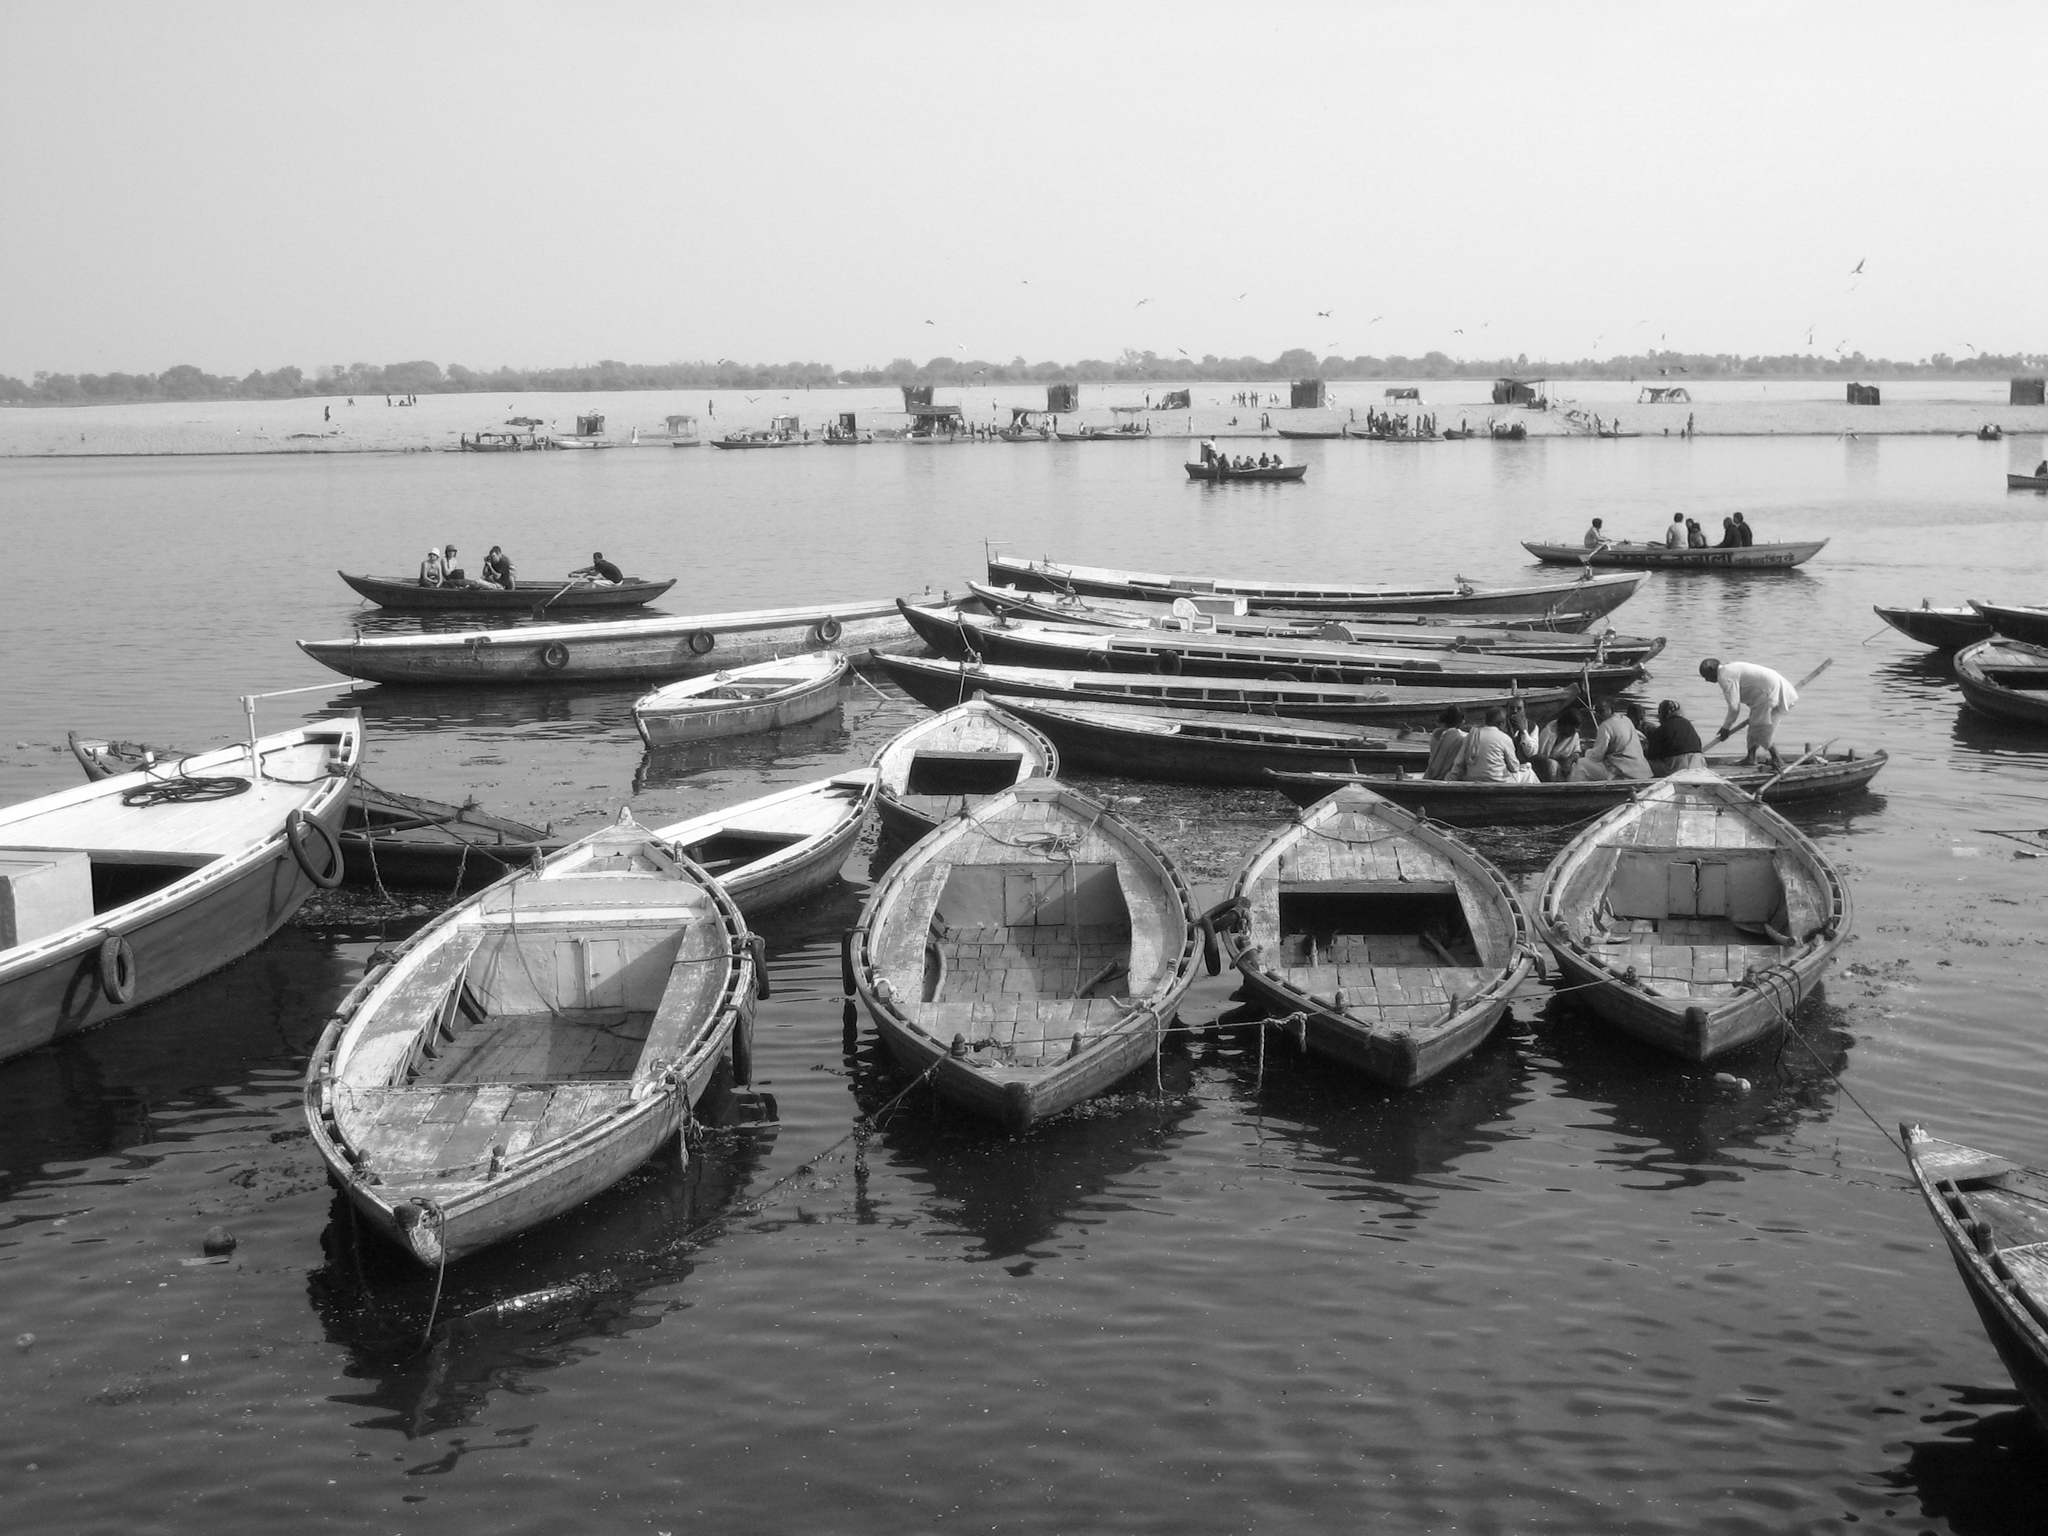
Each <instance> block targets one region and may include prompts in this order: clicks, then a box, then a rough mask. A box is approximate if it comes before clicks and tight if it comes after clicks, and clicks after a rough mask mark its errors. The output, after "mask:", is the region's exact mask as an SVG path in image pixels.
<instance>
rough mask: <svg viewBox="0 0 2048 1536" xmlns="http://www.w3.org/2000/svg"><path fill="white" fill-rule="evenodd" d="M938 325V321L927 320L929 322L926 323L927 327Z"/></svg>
mask: <svg viewBox="0 0 2048 1536" xmlns="http://www.w3.org/2000/svg"><path fill="white" fill-rule="evenodd" d="M938 323H939V322H938V321H936V320H927V321H925V324H926V325H937V324H938Z"/></svg>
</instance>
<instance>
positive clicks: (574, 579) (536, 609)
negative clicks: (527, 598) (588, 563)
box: [533, 576, 583, 619]
mask: <svg viewBox="0 0 2048 1536" xmlns="http://www.w3.org/2000/svg"><path fill="white" fill-rule="evenodd" d="M582 581H583V578H582V577H581V576H571V577H570V578H569V585H568V586H566V587H564V588H562V592H567V591H569V590H570V589H571V588H573V587H576V586H579V585H581V584H582ZM562 592H550V593H549V594H548V595H547V597H546V598H545V599H544V600H542V601H541V602H538V603H535V604H534V605H533V616H534V617H535V618H536V619H537V618H539V617H540V616H541V615H542V614H544V613H546V612H547V611H548V604H549V603H552V602H553V601H554V600H555V599H556V598H558V597H560V596H561V595H562Z"/></svg>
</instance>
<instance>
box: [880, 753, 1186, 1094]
mask: <svg viewBox="0 0 2048 1536" xmlns="http://www.w3.org/2000/svg"><path fill="white" fill-rule="evenodd" d="M846 954H847V962H848V963H847V969H848V970H849V972H850V975H849V977H848V978H847V979H848V980H849V981H850V982H851V984H852V989H853V990H855V991H857V992H858V994H859V996H860V999H861V1001H862V1002H863V1003H864V1004H866V1005H867V1010H868V1016H869V1017H870V1018H872V1019H873V1020H874V1021H875V1028H876V1029H877V1030H878V1031H879V1032H880V1034H881V1037H882V1040H883V1042H884V1044H886V1045H887V1046H888V1048H889V1052H890V1054H891V1055H893V1056H894V1057H895V1058H896V1061H897V1064H898V1065H899V1066H900V1067H902V1068H903V1070H904V1071H906V1072H909V1073H913V1074H916V1075H918V1076H924V1075H926V1074H929V1077H930V1081H931V1085H932V1087H933V1089H934V1090H936V1091H937V1092H938V1093H939V1094H941V1095H942V1096H943V1097H945V1098H947V1099H950V1100H952V1101H953V1102H954V1103H956V1104H959V1105H961V1106H963V1107H965V1108H967V1109H970V1110H973V1111H975V1112H976V1113H978V1114H983V1115H988V1116H990V1117H992V1118H994V1119H996V1120H997V1121H999V1122H1001V1124H1002V1125H1003V1127H1004V1128H1005V1129H1007V1130H1009V1131H1011V1132H1012V1133H1017V1132H1022V1131H1025V1130H1027V1129H1029V1128H1030V1127H1031V1126H1032V1125H1034V1124H1035V1123H1037V1122H1038V1121H1040V1120H1042V1119H1044V1118H1045V1117H1046V1116H1048V1115H1053V1114H1057V1113H1059V1112H1060V1111H1061V1110H1063V1109H1068V1108H1070V1107H1072V1106H1073V1105H1075V1104H1078V1103H1080V1102H1081V1101H1082V1100H1084V1099H1087V1098H1091V1097H1093V1096H1094V1095H1095V1094H1098V1093H1101V1092H1103V1091H1104V1090H1105V1089H1108V1088H1110V1087H1112V1086H1113V1085H1115V1084H1116V1083H1118V1082H1120V1081H1122V1080H1123V1079H1124V1078H1125V1077H1127V1076H1129V1075H1130V1074H1131V1073H1132V1072H1133V1071H1135V1070H1136V1069H1137V1068H1138V1067H1139V1066H1141V1065H1143V1064H1144V1063H1145V1061H1147V1060H1148V1059H1149V1058H1150V1057H1151V1056H1152V1055H1153V1054H1154V1053H1155V1052H1156V1051H1157V1050H1158V1049H1159V1047H1160V1043H1161V1040H1162V1038H1163V1036H1164V1034H1165V1031H1166V1029H1167V1027H1168V1026H1169V1025H1171V1024H1172V1022H1173V1019H1174V1015H1175V1011H1176V1010H1177V1009H1178V1008H1179V1006H1180V1000H1181V997H1182V995H1183V994H1184V993H1186V991H1187V989H1188V987H1189V985H1190V984H1191V983H1192V982H1193V981H1194V979H1195V968H1196V967H1197V966H1198V965H1199V964H1200V963H1201V960H1202V937H1201V931H1200V929H1199V927H1198V918H1197V914H1196V912H1195V905H1194V897H1193V896H1192V895H1191V894H1190V893H1189V891H1188V886H1187V882H1186V881H1185V880H1183V879H1182V878H1181V876H1180V872H1179V871H1178V870H1176V869H1175V868H1174V866H1173V864H1172V862H1171V861H1170V860H1169V859H1168V858H1167V856H1166V854H1165V853H1164V852H1162V851H1161V850H1160V849H1159V848H1158V847H1156V846H1155V845H1154V844H1153V843H1152V842H1151V840H1150V839H1148V838H1147V837H1145V835H1144V834H1143V833H1141V832H1139V831H1138V830H1137V829H1136V828H1135V827H1132V826H1130V825H1128V824H1127V823H1125V822H1123V821H1121V820H1119V819H1118V818H1117V817H1116V816H1114V815H1112V814H1111V813H1110V812H1109V811H1108V810H1106V809H1104V808H1103V807H1102V806H1100V805H1097V804H1096V803H1095V802H1094V801H1092V800H1088V799H1086V798H1084V797H1083V796H1081V795H1078V794H1076V793H1075V792H1074V791H1073V790H1071V789H1068V788H1067V787H1066V786H1065V785H1063V784H1060V783H1057V782H1055V781H1054V780H1050V779H1033V780H1030V781H1028V782H1026V783H1023V784H1019V785H1016V786H1014V787H1012V788H1010V789H1007V790H1004V791H1003V792H1002V793H1000V794H998V795H995V796H993V797H992V798H990V799H989V800H986V801H984V802H983V803H982V804H981V805H979V806H977V807H976V808H975V809H974V810H973V811H971V812H970V813H969V814H967V815H965V816H956V817H954V818H953V819H952V820H951V821H948V822H946V823H945V824H944V825H943V826H941V827H940V828H939V829H938V830H937V831H935V832H933V833H932V834H931V835H930V836H929V837H927V838H925V839H924V840H923V841H921V842H919V843H918V844H917V845H916V846H915V847H913V848H911V849H910V851H909V852H907V853H906V854H904V856H903V857H902V859H901V860H899V861H898V862H897V863H896V865H895V866H894V867H893V868H891V869H890V870H889V872H888V873H887V874H885V875H884V876H883V877H882V878H881V880H880V881H878V882H877V883H876V885H875V888H874V891H873V893H872V894H871V895H870V896H869V897H868V902H867V905H866V907H864V908H863V909H862V911H861V915H860V922H859V923H858V924H857V925H856V926H855V927H854V928H853V929H851V930H850V931H849V932H848V934H847V937H846Z"/></svg>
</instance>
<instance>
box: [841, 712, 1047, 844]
mask: <svg viewBox="0 0 2048 1536" xmlns="http://www.w3.org/2000/svg"><path fill="white" fill-rule="evenodd" d="M1059 772H1060V754H1059V751H1058V749H1057V748H1055V747H1054V746H1053V744H1052V743H1051V742H1050V741H1048V740H1047V739H1046V737H1045V733H1044V732H1042V731H1040V730H1039V729H1037V727H1035V726H1030V725H1026V724H1025V723H1024V722H1023V721H1022V720H1019V719H1018V718H1017V717H1016V716H1015V715H1013V714H1011V713H1010V712H1009V711H1008V710H1006V709H1004V708H1002V707H1001V706H999V705H996V704H991V703H989V701H988V700H986V699H969V700H968V701H967V702H966V703H965V704H956V705H954V706H953V707H952V708H951V709H948V710H942V711H941V712H940V713H938V714H936V715H933V716H932V717H931V718H930V719H929V720H920V721H918V722H917V723H916V724H915V725H912V726H910V727H908V728H907V729H905V730H903V731H900V732H898V733H897V735H896V737H895V739H894V740H892V741H890V742H889V743H888V745H886V746H884V747H883V748H882V750H881V751H880V752H878V753H876V754H875V778H876V781H877V783H878V786H879V788H878V804H879V807H880V814H881V818H882V830H883V831H884V832H886V833H888V834H889V835H890V836H891V837H894V838H895V839H896V840H897V841H898V842H904V843H914V842H916V841H917V840H918V839H919V838H921V837H923V836H924V835H925V834H926V833H927V832H930V831H931V830H932V829H933V828H935V827H936V826H938V824H939V823H940V822H942V821H944V820H946V819H947V818H948V817H950V816H957V815H959V814H960V813H961V812H962V811H964V810H967V809H969V808H970V807H972V806H976V805H979V804H981V803H982V802H983V801H984V800H986V799H987V798H988V797H989V796H990V795H993V794H996V793H998V792H1000V791H1002V790H1005V789H1008V788H1009V787H1010V786H1011V785H1012V784H1018V783H1022V782H1023V781H1024V780H1025V779H1055V778H1058V777H1059Z"/></svg>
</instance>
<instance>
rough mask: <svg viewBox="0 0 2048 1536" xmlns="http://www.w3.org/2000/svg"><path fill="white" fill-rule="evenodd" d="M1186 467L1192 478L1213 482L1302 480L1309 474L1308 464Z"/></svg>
mask: <svg viewBox="0 0 2048 1536" xmlns="http://www.w3.org/2000/svg"><path fill="white" fill-rule="evenodd" d="M1184 467H1185V468H1186V470H1187V472H1188V478H1189V479H1190V480H1207V481H1209V482H1210V483H1211V484H1221V483H1223V482H1226V481H1232V480H1268V481H1286V480H1302V479H1305V478H1307V476H1308V466H1307V465H1306V464H1267V465H1265V466H1263V467H1260V466H1254V467H1253V468H1251V469H1233V468H1230V467H1229V466H1227V465H1222V464H1188V465H1185V466H1184Z"/></svg>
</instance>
